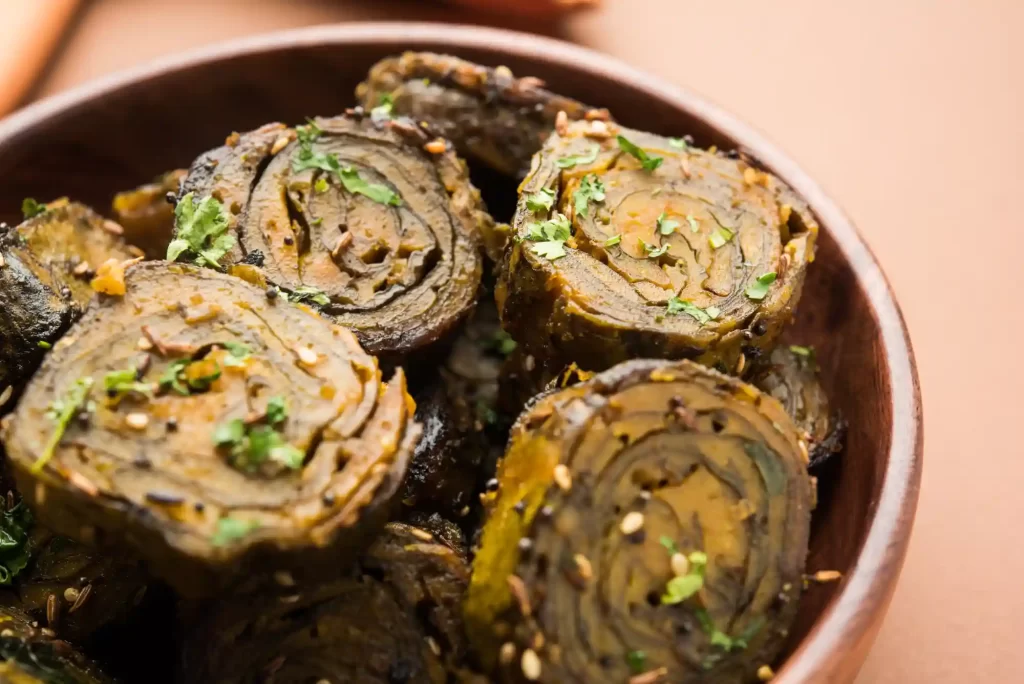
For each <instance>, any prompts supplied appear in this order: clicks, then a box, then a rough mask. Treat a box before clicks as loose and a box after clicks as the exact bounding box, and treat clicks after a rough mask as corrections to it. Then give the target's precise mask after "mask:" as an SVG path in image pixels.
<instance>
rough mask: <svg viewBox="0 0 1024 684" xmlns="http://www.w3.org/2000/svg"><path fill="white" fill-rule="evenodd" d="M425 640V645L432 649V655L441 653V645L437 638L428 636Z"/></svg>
mask: <svg viewBox="0 0 1024 684" xmlns="http://www.w3.org/2000/svg"><path fill="white" fill-rule="evenodd" d="M426 642H427V646H429V647H430V650H431V651H433V653H434V655H436V656H439V655H441V646H440V644H438V643H437V639H435V638H434V637H431V636H428V637H427V638H426Z"/></svg>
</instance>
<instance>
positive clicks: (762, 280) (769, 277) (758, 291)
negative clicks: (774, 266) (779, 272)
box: [746, 271, 776, 302]
mask: <svg viewBox="0 0 1024 684" xmlns="http://www.w3.org/2000/svg"><path fill="white" fill-rule="evenodd" d="M775 278H776V275H775V271H768V272H767V273H764V274H762V275H759V276H758V277H757V280H755V281H754V282H752V283H751V284H750V285H748V286H747V290H746V294H747V297H749V298H750V299H753V300H754V301H755V302H759V301H761V300H762V299H764V298H765V295H767V294H768V288H769V287H770V286H771V284H772V283H774V282H775Z"/></svg>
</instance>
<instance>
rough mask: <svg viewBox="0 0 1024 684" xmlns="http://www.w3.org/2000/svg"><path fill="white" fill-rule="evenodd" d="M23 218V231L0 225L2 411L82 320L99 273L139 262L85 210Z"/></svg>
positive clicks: (71, 206) (47, 208)
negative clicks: (50, 351)
mask: <svg viewBox="0 0 1024 684" xmlns="http://www.w3.org/2000/svg"><path fill="white" fill-rule="evenodd" d="M26 202H27V203H28V202H29V201H26ZM26 214H31V216H29V217H28V218H26V220H25V222H24V223H22V224H20V225H18V226H11V227H8V226H6V225H0V409H3V408H4V406H5V405H7V406H8V408H9V404H10V403H11V402H10V399H11V398H12V395H14V394H16V387H17V386H18V384H19V383H21V382H23V381H24V380H25V379H26V378H27V377H28V376H29V375H30V374H31V373H32V372H33V371H34V370H35V369H36V368H37V367H38V366H39V363H40V362H41V361H42V358H43V356H44V355H45V354H46V350H47V349H49V348H50V346H51V345H52V344H53V343H54V342H55V341H56V340H57V339H58V338H59V337H60V336H61V335H62V334H64V332H65V331H66V330H67V329H68V327H70V326H71V324H72V323H74V322H75V321H76V320H78V318H79V316H81V315H82V311H83V310H84V309H85V307H86V305H87V304H88V303H89V300H90V299H92V297H93V296H94V295H95V294H96V290H94V289H93V287H92V286H91V283H92V281H93V279H94V278H95V276H96V274H97V271H98V270H99V269H100V268H103V267H104V264H107V263H108V262H110V261H111V260H113V261H114V262H115V263H118V264H119V263H120V262H123V261H127V260H130V259H134V258H135V257H138V256H141V255H142V253H141V252H140V251H138V250H136V249H135V248H133V247H130V246H129V245H127V244H126V243H125V241H124V239H123V238H122V236H121V232H122V229H121V227H120V226H118V225H117V224H116V223H113V222H112V221H106V220H104V219H103V217H101V216H99V215H98V214H96V213H95V212H93V211H92V210H91V209H89V208H88V207H86V206H84V205H81V204H77V203H73V202H71V203H69V202H68V201H67V200H58V201H56V202H51V203H50V204H49V205H42V204H33V205H31V207H30V208H29V207H28V206H27V208H26ZM8 388H10V389H8Z"/></svg>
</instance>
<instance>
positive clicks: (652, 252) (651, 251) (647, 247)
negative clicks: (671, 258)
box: [637, 238, 672, 259]
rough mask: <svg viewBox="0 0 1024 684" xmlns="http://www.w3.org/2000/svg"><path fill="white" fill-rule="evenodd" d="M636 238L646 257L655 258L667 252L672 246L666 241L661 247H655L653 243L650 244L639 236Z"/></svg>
mask: <svg viewBox="0 0 1024 684" xmlns="http://www.w3.org/2000/svg"><path fill="white" fill-rule="evenodd" d="M637 239H638V240H639V241H640V246H641V247H643V248H644V251H646V252H647V258H648V259H657V258H658V257H660V256H661V255H662V254H664V253H665V252H667V251H668V250H669V248H671V247H672V245H670V244H668V243H665V244H663V245H662V246H661V247H655V246H654V245H652V244H650V243H648V242H644V241H643V239H641V238H637Z"/></svg>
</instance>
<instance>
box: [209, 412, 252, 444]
mask: <svg viewBox="0 0 1024 684" xmlns="http://www.w3.org/2000/svg"><path fill="white" fill-rule="evenodd" d="M243 439H245V423H244V422H243V421H242V419H241V418H235V419H234V420H229V421H227V422H226V423H221V424H220V425H218V426H217V427H216V428H214V430H213V444H214V446H216V447H234V446H237V445H239V444H241V443H242V440H243Z"/></svg>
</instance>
